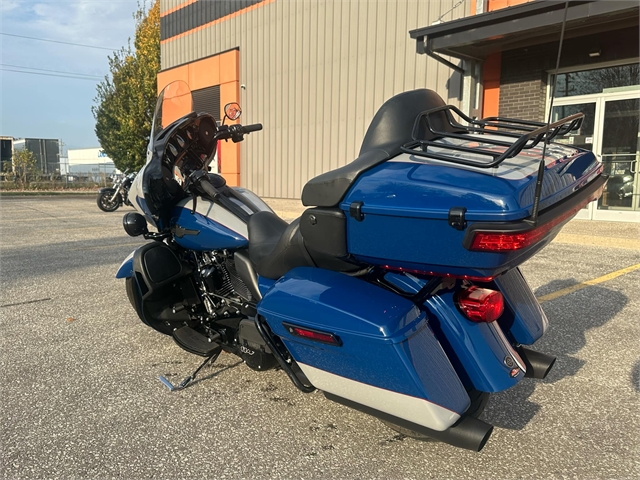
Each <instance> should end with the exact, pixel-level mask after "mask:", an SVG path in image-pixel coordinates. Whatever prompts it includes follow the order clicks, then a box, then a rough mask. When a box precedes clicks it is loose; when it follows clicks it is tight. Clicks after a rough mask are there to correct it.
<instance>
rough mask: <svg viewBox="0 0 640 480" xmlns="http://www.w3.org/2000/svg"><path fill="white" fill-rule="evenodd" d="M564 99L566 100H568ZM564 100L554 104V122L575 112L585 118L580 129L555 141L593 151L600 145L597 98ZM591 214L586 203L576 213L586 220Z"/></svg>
mask: <svg viewBox="0 0 640 480" xmlns="http://www.w3.org/2000/svg"><path fill="white" fill-rule="evenodd" d="M563 100H564V102H567V100H565V99H563ZM564 102H563V104H561V105H554V107H553V112H552V114H551V121H552V122H555V121H557V120H560V119H561V118H565V117H568V116H569V115H573V114H574V113H581V112H582V113H584V120H583V122H582V126H581V127H580V129H579V130H578V131H573V132H570V133H569V134H568V135H566V136H564V137H560V138H556V139H555V140H554V141H555V142H558V143H563V144H565V145H574V146H576V147H579V148H584V149H585V150H589V151H592V152H593V151H594V148H596V149H597V148H598V145H595V146H594V133H595V131H596V120H597V118H598V117H596V104H597V101H596V99H594V100H593V101H590V102H584V103H564ZM591 216H592V214H591V206H590V205H586V206H585V207H584V208H582V210H581V211H580V212H578V215H576V217H577V218H581V219H585V220H586V219H590V218H591Z"/></svg>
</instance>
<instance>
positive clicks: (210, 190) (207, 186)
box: [198, 177, 220, 200]
mask: <svg viewBox="0 0 640 480" xmlns="http://www.w3.org/2000/svg"><path fill="white" fill-rule="evenodd" d="M204 178H206V180H201V181H200V182H199V184H198V186H199V187H200V189H201V190H202V191H203V192H204V193H206V194H207V196H208V197H209V198H210V199H211V200H216V199H217V198H218V197H219V196H220V192H218V189H217V188H216V187H214V186H213V185H211V183H209V179H208V178H207V177H204Z"/></svg>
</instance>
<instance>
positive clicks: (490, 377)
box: [425, 291, 524, 392]
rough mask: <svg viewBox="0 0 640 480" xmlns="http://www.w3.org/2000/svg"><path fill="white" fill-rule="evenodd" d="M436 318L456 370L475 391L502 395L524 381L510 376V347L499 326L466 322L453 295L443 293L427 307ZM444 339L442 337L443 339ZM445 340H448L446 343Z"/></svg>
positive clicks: (434, 321)
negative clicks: (506, 362) (464, 376)
mask: <svg viewBox="0 0 640 480" xmlns="http://www.w3.org/2000/svg"><path fill="white" fill-rule="evenodd" d="M425 306H426V307H427V308H428V310H429V312H430V313H431V314H432V315H433V317H434V318H433V322H431V325H432V328H433V329H434V331H435V332H436V336H438V338H440V339H441V343H442V342H445V344H443V347H444V348H445V351H446V352H447V354H448V355H449V358H450V359H451V361H452V363H453V364H454V366H455V367H456V370H457V371H458V372H460V373H461V374H462V372H464V374H466V376H467V378H463V380H464V381H465V383H466V382H469V383H470V385H467V386H473V388H475V389H477V390H481V391H483V392H499V391H502V390H506V389H508V388H510V387H513V386H514V385H515V384H516V383H518V382H519V381H520V380H522V378H523V377H524V374H523V372H522V371H520V373H518V375H517V376H516V377H513V378H512V377H511V376H510V375H509V373H510V371H511V368H510V367H507V366H506V365H505V363H504V359H505V357H506V356H512V355H513V351H511V347H509V346H508V345H505V343H504V341H503V339H501V338H500V336H501V334H502V332H501V330H500V326H499V325H498V323H497V322H493V323H491V324H488V323H476V322H472V321H470V320H468V319H466V318H465V317H464V316H463V315H462V314H461V313H460V312H458V309H457V308H456V306H455V304H454V302H453V292H452V291H448V292H443V293H440V294H438V295H436V296H434V297H431V298H430V299H429V300H427V302H426V303H425ZM441 336H442V337H441ZM445 339H446V340H445Z"/></svg>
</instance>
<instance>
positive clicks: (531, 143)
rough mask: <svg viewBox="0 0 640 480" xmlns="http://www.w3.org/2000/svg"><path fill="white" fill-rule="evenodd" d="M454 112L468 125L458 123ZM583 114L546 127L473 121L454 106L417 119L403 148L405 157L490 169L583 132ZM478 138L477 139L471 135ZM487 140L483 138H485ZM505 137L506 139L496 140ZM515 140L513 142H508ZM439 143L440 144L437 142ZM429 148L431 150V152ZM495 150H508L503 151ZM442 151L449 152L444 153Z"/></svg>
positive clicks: (502, 120) (501, 120) (512, 121)
mask: <svg viewBox="0 0 640 480" xmlns="http://www.w3.org/2000/svg"><path fill="white" fill-rule="evenodd" d="M452 112H453V113H455V114H456V115H458V116H459V117H460V118H461V119H462V120H464V121H465V122H466V123H467V125H463V124H461V123H459V122H457V121H456V120H455V119H454V118H453V115H452ZM583 120H584V113H576V114H574V115H570V116H568V117H565V118H563V119H561V120H558V121H557V122H554V123H551V124H548V125H547V124H546V123H541V122H533V121H528V120H519V119H513V118H504V117H487V118H483V119H481V120H474V119H472V118H469V117H468V116H466V115H465V114H464V113H462V112H461V111H460V110H459V109H458V108H456V107H454V106H453V105H446V106H443V107H438V108H434V109H431V110H426V111H424V112H422V113H421V114H420V115H418V116H417V117H416V120H415V122H414V125H413V132H412V135H411V137H412V138H413V141H411V142H409V143H406V144H405V145H403V146H402V147H401V150H402V151H403V152H404V153H409V154H412V155H418V156H421V157H427V158H434V159H437V160H444V161H446V162H452V163H458V164H461V165H469V166H474V167H480V168H491V167H495V166H497V165H499V164H500V163H502V162H503V161H504V160H506V159H508V158H513V157H515V156H516V155H518V154H519V153H520V152H521V151H522V150H524V149H530V148H533V147H535V146H536V145H538V144H539V143H540V142H544V143H549V142H551V140H553V139H554V138H555V137H558V136H562V135H566V134H567V133H569V132H570V131H572V130H576V129H578V128H580V126H581V125H582V121H583ZM471 134H476V135H471ZM483 137H484V138H483ZM496 137H503V138H496ZM510 138H512V139H513V140H512V141H509V139H510ZM447 139H453V140H462V141H471V142H476V143H479V146H478V147H470V146H468V145H463V144H462V142H460V144H456V143H451V142H446V141H443V140H447ZM437 140H440V141H437ZM430 147H432V148H431V149H430ZM496 147H505V149H504V150H503V149H502V148H497V149H496ZM442 150H448V151H450V153H448V152H446V153H445V152H443V151H442ZM464 154H472V156H474V157H476V158H477V157H478V156H480V157H483V156H484V157H486V158H487V159H488V160H489V161H486V162H485V161H479V160H474V159H472V158H469V156H468V155H467V158H464Z"/></svg>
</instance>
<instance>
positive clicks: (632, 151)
mask: <svg viewBox="0 0 640 480" xmlns="http://www.w3.org/2000/svg"><path fill="white" fill-rule="evenodd" d="M603 110H604V111H603V121H602V139H601V141H600V152H599V153H600V155H601V159H602V163H603V164H604V171H605V173H606V174H608V175H609V182H608V183H607V187H606V190H605V192H604V194H603V195H602V197H600V200H598V210H612V209H615V210H626V211H640V204H639V201H640V189H639V188H638V182H639V178H638V177H639V176H638V160H639V156H640V140H639V136H640V98H627V99H622V100H606V99H605V101H604V109H603Z"/></svg>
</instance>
